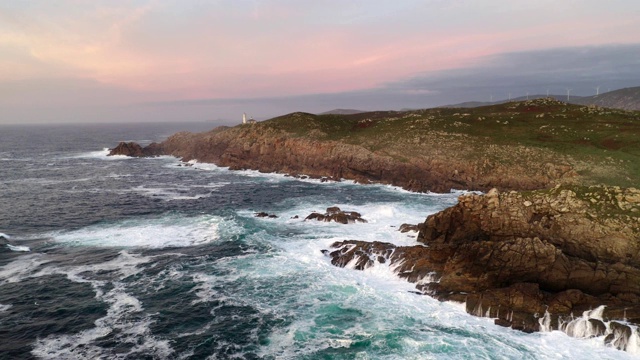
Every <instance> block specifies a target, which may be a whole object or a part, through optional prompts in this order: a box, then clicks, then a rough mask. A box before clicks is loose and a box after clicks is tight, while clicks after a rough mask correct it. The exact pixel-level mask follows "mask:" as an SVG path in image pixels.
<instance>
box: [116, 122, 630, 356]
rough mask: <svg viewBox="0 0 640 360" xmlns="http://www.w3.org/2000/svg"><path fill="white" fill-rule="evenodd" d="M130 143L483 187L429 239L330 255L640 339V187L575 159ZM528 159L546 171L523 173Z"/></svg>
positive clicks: (264, 163)
mask: <svg viewBox="0 0 640 360" xmlns="http://www.w3.org/2000/svg"><path fill="white" fill-rule="evenodd" d="M301 116H302V115H299V116H297V117H298V118H299V117H301ZM292 117H293V118H296V116H295V114H294V115H292ZM123 144H124V143H121V144H120V145H118V147H116V148H114V150H113V151H112V155H115V154H120V155H128V156H157V155H160V154H167V155H173V156H176V157H178V158H181V159H182V160H183V161H186V162H188V161H190V160H196V161H198V162H203V163H213V164H216V166H221V167H228V168H229V169H231V170H249V169H250V170H255V171H259V172H262V173H279V174H283V175H284V176H296V177H302V178H303V179H304V178H305V177H309V178H312V179H316V180H317V181H335V180H340V179H347V180H352V181H354V182H356V183H362V184H371V183H377V184H382V185H392V186H398V187H400V188H402V189H404V190H406V191H412V192H428V191H434V192H445V191H448V190H450V189H451V188H460V187H466V188H467V189H468V190H470V191H478V190H480V191H485V192H487V193H486V194H484V195H479V194H473V193H468V194H462V195H461V196H460V198H459V203H458V204H457V205H455V206H453V207H451V208H448V209H446V210H444V211H442V212H440V213H437V214H434V215H430V216H429V217H427V219H426V220H425V222H424V223H423V224H418V226H419V228H420V232H419V233H418V236H417V241H418V242H420V243H423V244H425V245H427V246H426V247H425V246H424V245H416V246H414V247H396V246H393V245H391V244H384V243H369V242H366V241H361V240H358V241H352V242H348V241H345V242H342V243H336V244H334V246H333V247H332V249H331V250H327V251H326V255H328V256H330V257H331V258H332V263H334V265H337V266H345V265H347V264H349V263H351V262H352V261H355V262H356V263H357V264H359V265H357V266H356V267H355V268H356V269H357V270H363V269H365V268H367V267H370V266H373V264H374V263H375V262H376V261H378V262H381V263H382V262H387V261H389V262H390V263H391V264H392V265H397V269H396V270H397V273H398V275H399V276H400V277H403V278H406V279H407V280H408V281H410V282H414V283H416V284H417V288H418V290H420V291H421V292H422V293H424V294H428V295H431V296H433V297H435V298H438V299H440V300H453V301H460V302H464V303H465V304H466V310H467V312H468V313H470V314H473V315H476V316H486V317H491V318H494V319H496V320H495V323H496V324H498V325H502V326H507V327H511V328H514V329H518V330H522V331H526V332H534V331H551V330H561V331H564V332H566V333H567V334H569V335H572V336H576V337H593V336H603V335H605V337H604V341H605V343H607V344H608V346H613V347H616V348H618V349H621V350H625V349H626V348H627V346H628V344H630V343H631V342H633V341H636V339H631V337H637V336H638V335H637V334H636V331H635V329H636V326H637V325H638V324H640V305H639V304H640V288H639V287H638V285H637V284H639V283H640V263H637V262H636V261H635V260H633V259H635V258H636V257H637V254H638V253H639V252H640V248H639V246H640V241H639V240H640V238H639V236H638V234H639V233H640V230H639V228H638V226H637V224H640V222H638V221H637V220H638V219H639V218H638V213H639V212H640V191H638V190H635V189H632V188H619V187H615V186H606V185H590V184H581V183H582V181H581V180H582V178H581V177H580V176H579V175H578V174H577V173H576V171H575V167H573V166H570V165H568V164H566V163H561V164H560V165H554V164H548V163H543V164H541V166H528V165H530V164H529V163H525V164H520V167H514V168H513V169H511V170H509V171H507V172H505V170H504V169H500V168H495V167H494V168H492V170H493V172H491V171H490V172H486V171H484V170H483V169H482V168H480V167H478V166H477V164H476V163H473V162H466V165H461V164H462V163H464V161H460V160H456V159H452V160H451V161H450V162H449V163H446V164H445V163H440V162H438V159H437V157H433V158H431V161H430V162H429V161H424V160H425V158H424V157H420V156H416V157H415V159H410V160H408V161H404V162H403V161H397V159H395V158H394V157H392V156H389V155H388V154H385V153H380V152H373V151H370V150H368V149H366V148H365V147H362V146H358V145H354V144H349V143H343V142H340V141H336V140H331V139H325V140H321V139H318V138H313V136H303V137H301V136H294V135H292V134H291V133H287V132H285V131H281V130H279V129H277V128H274V127H273V126H271V127H267V126H264V127H262V126H259V124H255V125H249V126H238V127H235V128H219V129H214V130H212V131H210V132H206V133H199V134H191V133H177V134H175V135H172V136H171V137H169V138H168V139H167V140H166V141H164V142H162V143H160V144H151V145H150V146H148V147H146V148H141V147H139V146H137V147H136V146H135V145H131V144H124V145H123ZM132 149H133V151H131V150H132ZM525 153H526V152H525ZM522 167H531V168H532V169H531V170H532V171H534V172H537V171H538V170H539V169H540V168H544V169H546V171H545V172H544V173H541V174H539V176H533V177H531V176H523V175H526V174H523V173H522V171H521V169H522ZM285 174H286V175H285ZM303 174H304V175H303ZM503 175H504V176H503ZM573 183H578V184H581V185H575V184H573ZM540 189H542V190H540ZM515 190H518V191H515ZM630 224H632V225H634V226H633V227H630V226H629V225H630ZM362 240H366V239H362ZM625 244H627V245H629V244H630V245H629V246H626V245H625ZM585 249H586V250H585ZM390 254H393V255H390ZM371 259H374V260H371ZM409 270H411V271H409ZM593 284H598V285H597V286H596V285H593ZM603 305H604V306H605V308H601V306H603ZM594 309H600V310H599V311H595V312H594V311H593V310H594ZM580 314H584V317H580ZM576 317H578V318H580V319H581V320H580V321H582V322H581V323H580V325H576V323H575V322H573V321H574V320H575V319H576ZM576 326H579V327H581V328H580V331H578V330H576Z"/></svg>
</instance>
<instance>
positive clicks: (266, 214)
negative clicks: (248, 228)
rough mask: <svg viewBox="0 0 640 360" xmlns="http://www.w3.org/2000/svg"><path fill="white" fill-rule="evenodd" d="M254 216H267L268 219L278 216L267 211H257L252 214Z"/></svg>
mask: <svg viewBox="0 0 640 360" xmlns="http://www.w3.org/2000/svg"><path fill="white" fill-rule="evenodd" d="M254 216H255V217H258V218H269V219H277V218H278V216H277V215H275V214H269V213H266V212H264V211H260V212H257V213H255V214H254Z"/></svg>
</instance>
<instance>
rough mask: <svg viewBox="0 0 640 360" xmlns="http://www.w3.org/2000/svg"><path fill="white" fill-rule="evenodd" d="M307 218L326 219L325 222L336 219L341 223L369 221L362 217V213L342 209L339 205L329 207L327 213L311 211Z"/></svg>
mask: <svg viewBox="0 0 640 360" xmlns="http://www.w3.org/2000/svg"><path fill="white" fill-rule="evenodd" d="M305 220H317V221H324V222H331V221H334V222H337V223H341V224H351V223H355V222H362V223H366V222H367V220H365V219H363V218H362V215H360V213H358V212H355V211H342V210H340V208H339V207H337V206H334V207H330V208H327V210H326V213H324V214H320V213H316V212H314V213H311V214H309V216H307V217H306V218H305Z"/></svg>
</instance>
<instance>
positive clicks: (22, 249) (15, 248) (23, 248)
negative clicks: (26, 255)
mask: <svg viewBox="0 0 640 360" xmlns="http://www.w3.org/2000/svg"><path fill="white" fill-rule="evenodd" d="M7 247H8V248H9V250H11V251H15V252H29V251H31V249H29V247H28V246H18V245H11V244H7Z"/></svg>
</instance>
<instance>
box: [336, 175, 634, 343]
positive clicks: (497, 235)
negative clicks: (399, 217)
mask: <svg viewBox="0 0 640 360" xmlns="http://www.w3.org/2000/svg"><path fill="white" fill-rule="evenodd" d="M639 212H640V190H635V189H621V188H617V187H606V186H591V187H579V186H557V187H555V188H553V189H550V190H540V191H532V192H521V193H519V192H515V191H514V192H505V193H500V192H498V191H497V190H495V189H493V190H491V191H489V192H488V193H487V194H486V195H477V194H465V195H462V196H460V198H459V203H458V204H457V205H455V206H453V207H451V208H448V209H446V210H444V211H441V212H439V213H436V214H433V215H430V216H429V217H427V219H426V220H425V222H424V224H423V225H422V226H421V230H420V232H419V234H418V237H417V241H418V242H419V243H422V244H424V245H416V246H404V247H399V246H395V245H393V244H389V243H381V242H363V241H353V240H348V241H343V242H337V243H334V244H333V245H332V247H331V249H329V250H327V251H325V253H326V254H327V255H328V256H330V257H331V261H332V263H333V264H334V265H336V266H342V267H344V266H348V267H351V268H353V269H357V270H362V269H365V268H367V267H370V266H374V265H375V263H376V262H378V263H387V262H388V263H389V264H390V265H391V266H392V267H393V268H394V271H395V272H396V273H397V274H398V276H400V277H402V278H405V279H407V280H408V281H410V282H415V283H416V284H417V285H416V287H417V288H418V289H419V290H421V291H422V292H424V293H426V294H429V295H432V296H434V297H436V298H438V299H440V300H453V301H460V302H465V303H466V308H467V311H468V312H469V313H471V314H474V315H477V316H485V317H491V318H495V322H496V324H499V325H502V326H509V327H512V328H514V329H519V330H523V331H527V332H533V331H539V330H547V331H548V330H565V331H566V330H567V329H570V330H571V332H569V331H567V332H569V333H570V334H571V335H575V336H584V337H588V336H598V335H611V336H610V337H609V338H608V339H607V340H606V341H608V342H609V343H611V344H612V345H614V346H617V347H618V348H621V349H624V348H625V347H626V346H627V343H628V341H629V339H628V336H626V337H625V336H623V333H624V334H626V333H629V334H631V330H632V328H633V327H634V326H635V325H636V324H640V257H639V256H638V254H639V253H640V241H639V240H640V217H639V216H638V215H639V214H638V213H639ZM602 306H604V307H603V308H601V307H602ZM596 309H599V310H598V311H594V310H596ZM583 314H584V317H582V315H583ZM576 318H578V320H576ZM580 321H582V322H583V324H581V326H582V328H581V331H582V333H578V331H577V330H576V327H577V324H578V322H580ZM629 324H634V325H632V326H629ZM587 326H590V328H589V329H588V330H587V329H586V328H587Z"/></svg>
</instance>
